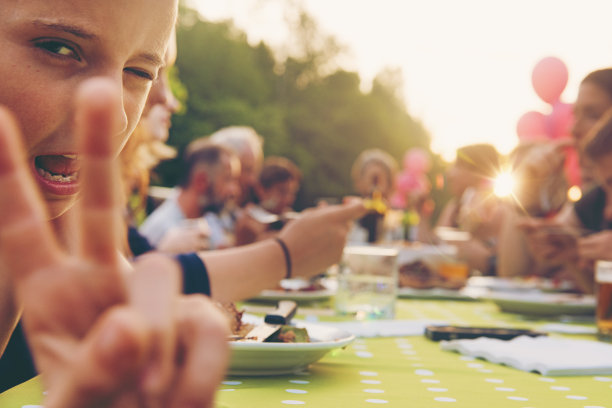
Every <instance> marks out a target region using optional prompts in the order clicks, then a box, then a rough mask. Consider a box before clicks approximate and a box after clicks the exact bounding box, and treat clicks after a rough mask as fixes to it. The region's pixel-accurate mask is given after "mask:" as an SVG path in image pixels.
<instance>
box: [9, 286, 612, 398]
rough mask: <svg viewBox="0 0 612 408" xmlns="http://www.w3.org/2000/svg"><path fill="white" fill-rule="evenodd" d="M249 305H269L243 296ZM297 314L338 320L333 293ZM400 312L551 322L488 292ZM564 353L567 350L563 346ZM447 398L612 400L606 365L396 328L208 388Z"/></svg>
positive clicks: (31, 391) (499, 322)
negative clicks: (546, 367) (576, 365)
mask: <svg viewBox="0 0 612 408" xmlns="http://www.w3.org/2000/svg"><path fill="white" fill-rule="evenodd" d="M238 306H239V307H240V308H242V309H244V310H246V311H247V312H249V313H254V314H257V313H265V312H266V310H268V309H271V308H272V305H267V304H265V303H261V302H258V303H255V302H244V303H239V304H238ZM296 319H303V320H305V321H307V322H311V323H313V324H314V323H316V322H341V321H347V320H349V319H350V317H341V316H337V315H336V314H335V313H334V310H333V299H331V298H330V299H327V300H325V299H324V300H321V299H318V300H317V301H314V302H300V308H299V309H298V315H296ZM395 319H397V320H398V321H399V320H401V321H415V322H426V321H431V322H444V323H446V324H450V325H457V326H478V327H507V328H526V329H535V330H538V329H540V328H542V327H545V325H547V324H551V323H559V319H558V318H556V317H553V316H544V317H535V318H534V317H530V316H524V315H521V314H512V313H505V312H502V311H500V309H499V308H498V307H497V305H496V304H494V303H492V302H490V301H487V300H464V299H437V298H418V297H412V298H401V299H397V301H396V305H395ZM564 324H567V325H573V326H577V327H580V328H585V329H587V330H583V331H580V330H579V332H581V333H582V334H567V333H564V334H558V333H550V336H559V337H563V338H574V339H588V340H595V339H596V336H595V334H593V333H592V330H591V332H589V330H588V329H589V328H590V329H593V328H594V327H595V323H594V319H589V318H586V319H584V318H581V319H578V321H577V322H570V323H569V324H568V323H567V322H566V323H564ZM567 352H568V353H572V350H567ZM42 400H43V388H42V385H41V381H40V379H39V378H38V377H37V378H34V379H32V380H30V381H27V382H25V383H23V384H20V385H19V386H17V387H15V388H13V389H10V390H8V391H6V392H5V393H3V394H0V407H2V408H13V407H15V408H21V407H28V408H32V407H33V406H36V405H38V404H41V402H42ZM378 405H381V406H389V407H415V408H419V407H423V408H425V407H427V408H432V407H434V408H436V407H448V408H468V407H469V408H473V407H496V408H506V407H507V408H545V407H554V408H566V407H567V408H597V407H607V408H612V375H580V376H555V377H553V376H543V375H540V374H538V373H534V372H526V371H520V370H518V369H515V368H512V367H508V366H504V365H500V364H496V363H492V362H488V361H486V360H480V359H476V358H474V357H470V356H465V355H461V354H458V353H456V352H451V351H444V350H442V349H441V347H440V343H438V342H435V341H431V340H429V339H428V338H426V337H425V336H424V335H423V334H422V333H414V334H411V335H400V336H394V337H362V338H360V337H357V338H356V339H355V340H354V341H353V342H351V343H350V344H349V345H347V346H346V347H344V348H338V349H334V350H332V351H330V352H329V353H328V354H326V355H325V356H324V357H323V358H321V359H320V360H319V361H317V362H315V363H313V364H311V365H310V366H309V367H308V368H307V369H306V370H303V371H299V372H296V373H291V374H285V375H275V376H227V377H226V378H225V379H224V381H223V382H222V383H221V385H220V387H219V389H218V392H217V395H216V405H215V406H216V407H218V408H258V407H261V408H264V407H265V408H271V407H285V406H309V407H317V408H332V407H333V408H341V407H350V408H357V407H372V406H378Z"/></svg>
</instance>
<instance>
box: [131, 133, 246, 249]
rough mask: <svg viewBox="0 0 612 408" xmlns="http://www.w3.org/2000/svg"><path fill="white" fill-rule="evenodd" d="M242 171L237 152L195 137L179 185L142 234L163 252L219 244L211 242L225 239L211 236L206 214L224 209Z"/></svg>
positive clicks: (147, 222)
mask: <svg viewBox="0 0 612 408" xmlns="http://www.w3.org/2000/svg"><path fill="white" fill-rule="evenodd" d="M239 172H240V162H239V160H238V157H237V156H236V155H235V154H234V153H233V151H231V150H229V149H227V148H225V147H223V146H220V145H217V144H215V143H212V142H210V141H208V140H206V141H205V142H202V140H195V141H194V142H192V143H191V144H190V146H188V147H187V149H186V151H185V158H184V160H183V171H182V175H181V181H180V184H179V186H178V187H177V188H176V190H175V192H174V194H173V195H172V196H171V197H169V198H168V199H166V200H165V201H164V202H163V203H162V204H161V205H160V206H159V207H157V208H156V209H155V211H153V212H152V213H151V214H150V215H149V216H148V217H147V219H146V220H145V221H144V222H143V224H142V225H141V226H140V228H139V231H140V233H141V234H142V235H143V236H144V237H145V238H147V240H148V241H149V243H150V244H151V245H153V246H155V247H156V248H157V249H159V250H162V251H169V252H174V253H184V252H192V251H201V250H206V249H211V248H212V247H218V246H219V245H214V246H213V245H211V242H210V241H211V239H215V240H217V241H218V240H220V239H222V238H221V237H212V236H211V233H212V231H210V230H209V228H208V226H207V224H206V222H205V220H204V219H202V216H204V215H205V214H206V213H207V212H215V213H219V212H220V211H221V210H222V209H223V205H224V204H225V202H226V200H227V199H228V187H231V186H232V184H234V183H237V181H238V174H239ZM188 221H193V224H187V222H188ZM217 233H219V232H218V231H217ZM176 237H180V239H177V238H176ZM168 243H171V244H170V245H168Z"/></svg>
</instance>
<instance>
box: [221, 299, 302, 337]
mask: <svg viewBox="0 0 612 408" xmlns="http://www.w3.org/2000/svg"><path fill="white" fill-rule="evenodd" d="M217 305H218V306H219V308H220V309H221V310H222V311H223V312H224V314H225V316H226V318H227V321H228V324H229V327H230V330H231V331H232V335H231V336H230V337H229V340H231V341H253V340H255V341H256V340H258V339H257V338H256V337H254V336H251V335H250V332H251V331H252V330H253V329H255V328H256V327H257V325H255V324H252V323H245V322H244V321H243V320H242V317H243V315H244V311H243V310H238V309H237V308H236V305H235V304H234V303H233V302H227V303H219V302H217ZM260 341H261V340H260ZM263 341H264V342H265V343H310V336H309V335H308V331H307V330H306V329H304V328H300V327H295V326H290V325H281V326H280V330H278V331H277V332H276V333H274V334H273V335H271V336H270V337H267V338H266V339H265V340H263Z"/></svg>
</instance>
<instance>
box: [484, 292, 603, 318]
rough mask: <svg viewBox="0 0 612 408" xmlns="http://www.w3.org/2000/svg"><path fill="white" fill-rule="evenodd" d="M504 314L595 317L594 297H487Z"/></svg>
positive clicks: (558, 294) (559, 295)
mask: <svg viewBox="0 0 612 408" xmlns="http://www.w3.org/2000/svg"><path fill="white" fill-rule="evenodd" d="M485 298H486V299H489V300H491V301H492V302H494V303H495V304H496V305H497V306H498V307H499V308H500V309H501V310H502V311H503V312H509V313H520V314H526V315H533V316H560V315H579V316H584V315H591V316H594V315H595V306H596V301H595V297H594V296H579V295H571V294H564V293H530V292H527V293H499V292H498V293H492V294H489V295H488V296H486V297H485Z"/></svg>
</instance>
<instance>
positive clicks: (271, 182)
mask: <svg viewBox="0 0 612 408" xmlns="http://www.w3.org/2000/svg"><path fill="white" fill-rule="evenodd" d="M301 178H302V173H301V172H300V170H299V169H298V167H297V166H296V165H295V164H294V163H293V162H292V161H291V160H289V159H287V158H284V157H276V156H272V157H268V158H266V159H265V160H264V163H263V166H262V169H261V173H260V174H259V179H258V181H257V186H256V191H257V197H258V199H259V204H253V205H250V206H249V207H247V209H246V211H248V212H249V215H250V216H251V217H253V218H258V220H260V221H261V223H262V224H264V225H265V230H263V231H261V232H260V233H259V234H258V235H257V237H256V240H261V239H265V238H269V237H271V236H274V235H275V234H277V233H278V231H280V230H281V229H282V228H283V227H284V226H285V225H286V224H287V223H288V222H289V221H291V220H292V219H294V218H296V217H297V215H298V214H297V213H294V212H293V208H292V206H293V203H294V202H295V196H296V194H297V191H298V190H299V188H300V180H301ZM266 219H267V220H266Z"/></svg>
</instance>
